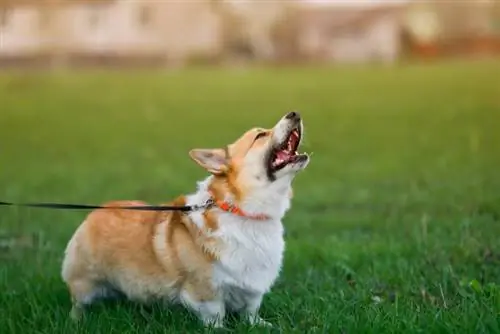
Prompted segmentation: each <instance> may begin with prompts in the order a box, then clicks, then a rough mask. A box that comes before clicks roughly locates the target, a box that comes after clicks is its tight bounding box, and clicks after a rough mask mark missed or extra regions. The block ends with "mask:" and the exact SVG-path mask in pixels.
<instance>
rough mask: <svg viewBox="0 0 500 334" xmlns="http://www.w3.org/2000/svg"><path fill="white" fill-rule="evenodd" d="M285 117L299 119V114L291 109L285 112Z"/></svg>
mask: <svg viewBox="0 0 500 334" xmlns="http://www.w3.org/2000/svg"><path fill="white" fill-rule="evenodd" d="M285 118H286V119H295V120H297V119H300V114H299V113H298V112H295V111H292V112H289V113H288V114H286V116H285Z"/></svg>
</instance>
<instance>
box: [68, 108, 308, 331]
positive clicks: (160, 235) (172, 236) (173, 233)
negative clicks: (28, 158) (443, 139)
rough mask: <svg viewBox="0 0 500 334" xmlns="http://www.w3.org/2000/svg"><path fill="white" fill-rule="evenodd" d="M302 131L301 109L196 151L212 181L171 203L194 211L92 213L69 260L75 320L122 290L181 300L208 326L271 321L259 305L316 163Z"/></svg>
mask: <svg viewBox="0 0 500 334" xmlns="http://www.w3.org/2000/svg"><path fill="white" fill-rule="evenodd" d="M303 131H304V130H303V123H302V119H301V116H300V115H299V113H296V112H290V113H288V114H286V115H285V116H284V117H283V118H281V119H280V120H279V121H278V123H277V124H276V125H275V126H274V127H273V128H272V129H262V128H253V129H251V130H249V131H247V132H245V133H244V134H243V135H242V136H241V137H240V138H239V139H237V140H236V141H235V142H234V143H232V144H230V145H228V146H226V147H225V148H218V149H193V150H191V151H190V152H189V154H190V157H191V158H192V159H193V160H194V161H195V162H196V163H198V164H199V165H200V166H201V167H203V168H204V169H205V170H206V171H208V172H209V173H210V175H209V176H208V177H207V178H206V179H205V180H204V181H201V182H199V183H198V187H197V190H196V191H195V192H193V193H192V194H189V195H186V196H180V197H178V198H177V199H175V200H174V201H173V202H170V203H169V205H176V206H193V210H192V211H189V212H181V211H168V212H166V211H162V212H158V211H143V210H138V211H133V210H122V209H120V208H119V207H123V206H136V205H145V203H143V202H140V201H115V202H109V203H107V204H105V205H104V206H107V207H110V208H102V209H96V210H94V211H92V212H90V213H89V214H88V216H87V217H86V219H85V220H84V221H83V223H82V224H81V225H80V226H79V227H78V228H77V230H76V232H75V233H74V235H73V236H72V238H71V240H70V241H69V243H68V245H67V248H66V250H65V256H64V260H63V263H62V278H63V280H64V282H65V283H66V284H67V286H68V289H69V292H70V295H71V300H72V309H71V312H70V315H71V317H72V318H74V319H79V318H80V317H81V315H82V314H84V309H85V307H86V306H88V305H90V304H91V303H92V302H94V301H96V300H97V299H99V298H107V297H113V296H115V295H116V293H118V294H119V295H123V296H125V297H126V298H127V299H129V300H133V301H138V302H144V303H147V302H150V301H153V300H160V301H165V302H167V305H168V303H180V304H182V305H184V306H185V307H186V308H188V309H189V310H191V311H194V312H195V313H196V314H197V315H198V317H199V319H200V320H201V321H202V322H203V323H204V324H205V325H207V326H213V327H223V321H224V316H225V314H226V310H228V311H232V312H236V313H239V314H242V315H243V316H244V318H245V319H246V320H247V321H249V322H250V324H251V325H270V324H269V323H268V322H267V321H265V320H263V319H262V318H261V317H260V316H259V308H260V305H261V302H262V298H263V296H264V295H265V294H266V293H267V292H269V291H270V289H271V287H272V285H273V284H274V282H275V280H276V279H277V277H278V275H279V273H280V270H281V266H282V261H283V252H284V248H285V244H284V238H283V231H284V229H283V225H282V219H283V216H284V215H285V213H286V211H287V210H288V209H289V207H290V201H291V196H292V181H293V180H294V177H295V176H296V175H297V173H298V172H300V171H302V170H303V169H305V168H306V166H307V165H308V163H309V160H310V158H309V155H308V154H299V153H298V152H297V149H298V147H299V145H300V144H301V141H302V137H303Z"/></svg>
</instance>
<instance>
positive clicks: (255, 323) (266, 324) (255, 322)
mask: <svg viewBox="0 0 500 334" xmlns="http://www.w3.org/2000/svg"><path fill="white" fill-rule="evenodd" d="M248 320H249V321H250V325H252V326H256V327H257V326H258V327H273V324H271V323H270V322H269V321H266V320H264V319H262V318H261V317H254V318H249V319H248Z"/></svg>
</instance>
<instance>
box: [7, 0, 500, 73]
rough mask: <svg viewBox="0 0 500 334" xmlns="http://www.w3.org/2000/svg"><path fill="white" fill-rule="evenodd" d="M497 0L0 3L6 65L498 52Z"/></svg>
mask: <svg viewBox="0 0 500 334" xmlns="http://www.w3.org/2000/svg"><path fill="white" fill-rule="evenodd" d="M499 7H500V6H499V5H498V1H487V0H477V1H474V0H471V1H467V2H465V1H456V2H452V1H440V0H429V1H425V2H422V1H412V0H364V1H350V2H347V1H343V0H337V1H335V0H331V1H315V0H301V1H299V0H279V1H277V0H276V1H273V0H270V1H259V0H254V1H251V0H248V1H236V0H196V1H180V0H179V1H174V0H172V1H155V0H0V63H2V64H11V63H14V64H32V63H35V64H37V63H40V64H53V65H56V66H64V65H74V64H76V65H78V64H84V63H100V64H110V65H111V64H120V65H122V64H133V63H142V64H153V65H162V66H163V65H175V64H183V63H193V62H210V63H214V62H232V61H275V62H284V61H295V62H297V61H316V62H319V61H322V62H372V61H378V62H384V63H393V62H395V61H397V60H398V59H399V58H400V57H401V54H402V51H403V50H404V49H405V48H406V49H409V50H410V51H411V52H412V53H413V54H417V55H422V56H425V55H430V54H432V55H436V54H445V53H453V52H455V53H458V52H464V50H465V49H467V47H466V45H469V47H470V48H476V49H478V48H479V49H482V50H488V52H497V51H496V50H497V47H498V45H497V44H498V41H499V36H500V34H499V27H500V24H499V22H500V21H499V20H498V18H499V14H500V9H499Z"/></svg>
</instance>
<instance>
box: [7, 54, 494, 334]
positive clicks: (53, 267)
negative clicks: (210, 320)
mask: <svg viewBox="0 0 500 334" xmlns="http://www.w3.org/2000/svg"><path fill="white" fill-rule="evenodd" d="M499 74H500V63H498V62H497V63H495V62H481V63H480V62H477V63H466V62H461V63H450V64H434V65H422V64H421V65H405V66H401V67H397V68H393V69H388V68H374V67H373V68H302V69H290V68H287V69H274V70H270V69H255V70H252V71H236V70H214V69H193V70H186V71H176V72H163V73H162V72H147V71H146V72H112V73H106V72H100V71H98V72H91V73H89V72H87V73H83V72H77V73H58V74H57V73H56V74H54V73H53V74H44V73H29V74H28V73H19V72H4V73H3V74H0V171H1V172H0V200H7V201H9V200H10V201H59V202H75V203H100V202H103V201H107V200H110V199H143V200H147V201H150V202H152V203H158V202H163V201H166V200H169V199H171V198H172V197H174V196H176V195H178V194H180V193H186V192H190V191H192V190H194V187H195V182H196V181H197V180H200V179H201V178H203V177H204V176H205V175H204V172H203V171H202V170H201V168H199V167H198V166H196V165H195V164H194V163H193V162H192V161H191V160H190V159H189V157H188V155H187V151H188V150H189V149H190V148H193V147H203V146H204V147H214V146H219V145H224V144H226V143H228V142H230V141H232V140H234V139H235V138H236V137H237V136H238V135H239V134H240V133H241V132H243V131H244V130H246V129H247V128H249V127H252V126H255V125H259V126H271V125H273V124H274V122H275V121H277V120H278V118H279V117H280V116H281V115H282V114H284V113H285V112H287V111H290V110H292V109H297V110H300V111H301V113H302V114H303V116H304V119H305V126H306V143H305V148H304V149H305V150H307V151H309V152H311V151H312V152H313V156H312V161H311V163H310V165H309V167H308V169H307V170H306V171H305V172H304V173H302V174H300V175H299V176H298V177H297V179H296V181H295V185H294V188H295V198H294V200H293V207H292V210H291V212H290V213H289V214H288V215H287V216H286V217H285V221H284V224H285V226H286V230H287V235H286V241H287V249H286V256H285V263H284V268H283V272H282V275H281V277H280V279H279V281H278V282H277V284H276V285H275V287H274V288H273V290H272V292H271V293H270V294H269V295H267V296H266V298H265V300H264V303H263V307H262V314H263V317H264V318H266V319H267V320H269V321H271V322H272V323H274V324H275V326H276V329H275V330H273V331H272V332H277V331H278V329H279V330H281V332H284V333H289V332H296V333H305V332H310V333H367V332H372V333H381V332H384V333H443V332H449V333H494V332H500V320H499V317H500V313H499V312H500V239H499V238H500V192H499V189H500V173H499V171H500V85H499V84H498V76H499ZM84 215H85V212H80V211H78V212H75V211H73V212H69V211H50V210H43V209H18V208H2V209H0V243H1V245H0V246H1V248H0V261H1V262H0V312H1V313H0V329H1V331H2V332H3V333H23V334H24V333H64V334H66V333H84V332H88V333H146V332H147V333H154V332H157V333H160V332H162V333H163V332H171V333H185V332H190V333H191V332H202V331H203V329H202V327H200V325H199V323H198V322H197V321H196V320H195V318H194V317H193V316H192V315H191V314H189V313H188V312H186V311H184V310H183V309H181V308H177V307H176V308H173V309H162V308H161V307H160V306H159V305H154V306H153V308H152V309H151V310H142V309H141V308H140V307H138V306H137V305H134V304H131V303H127V302H122V303H111V304H109V303H108V304H105V305H104V304H100V305H96V306H95V307H93V308H92V311H91V313H90V314H89V316H88V317H87V319H85V321H83V322H82V323H81V324H79V325H76V324H74V323H72V322H71V321H70V320H69V319H68V316H67V315H68V312H69V309H70V301H69V298H68V295H67V291H66V288H65V286H64V284H63V283H62V281H61V279H60V274H59V273H60V265H61V259H62V254H63V250H64V247H65V245H66V242H67V241H68V240H69V238H70V236H71V234H72V232H73V231H74V230H75V228H76V226H77V225H78V224H79V223H80V222H81V220H82V219H83V217H84ZM228 328H229V329H228V331H229V330H234V332H247V331H249V330H250V329H249V327H247V325H246V324H244V323H240V322H238V321H237V320H236V319H232V321H230V323H229V327H228ZM253 332H265V331H264V330H263V329H254V330H253Z"/></svg>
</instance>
